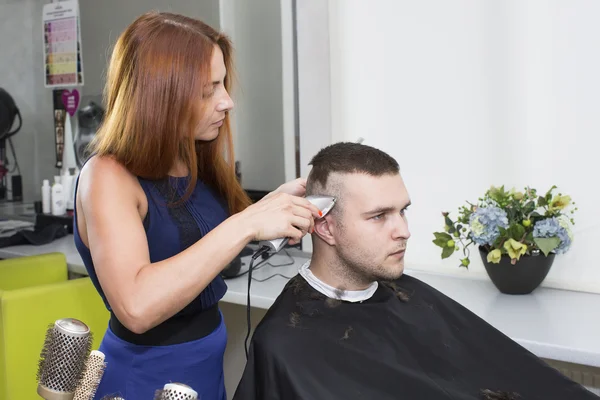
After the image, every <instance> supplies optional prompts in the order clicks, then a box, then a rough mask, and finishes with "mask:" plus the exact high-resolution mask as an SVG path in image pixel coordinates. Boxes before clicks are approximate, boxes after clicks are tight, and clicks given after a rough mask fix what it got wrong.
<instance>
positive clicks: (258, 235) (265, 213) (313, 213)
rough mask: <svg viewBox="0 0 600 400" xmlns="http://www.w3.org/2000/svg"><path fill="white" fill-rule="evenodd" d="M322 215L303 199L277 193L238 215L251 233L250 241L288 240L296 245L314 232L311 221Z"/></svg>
mask: <svg viewBox="0 0 600 400" xmlns="http://www.w3.org/2000/svg"><path fill="white" fill-rule="evenodd" d="M320 214H321V211H320V210H319V208H318V207H317V206H315V205H314V204H312V203H311V202H310V201H308V200H307V199H305V198H304V197H298V196H294V195H290V194H287V193H277V194H275V195H273V196H269V197H265V198H263V199H262V200H260V201H258V202H256V203H254V204H252V205H250V206H249V207H247V208H246V209H245V210H244V211H242V212H241V213H240V216H242V217H243V221H244V224H245V225H246V226H247V227H248V228H249V229H250V231H251V232H252V240H254V241H260V240H273V239H278V238H282V237H287V238H290V241H289V243H290V244H292V245H293V244H297V243H299V242H300V240H301V239H302V237H303V236H304V235H306V233H308V232H311V233H312V231H313V228H314V219H315V218H319V217H320Z"/></svg>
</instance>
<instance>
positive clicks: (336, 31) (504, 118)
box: [302, 0, 600, 292]
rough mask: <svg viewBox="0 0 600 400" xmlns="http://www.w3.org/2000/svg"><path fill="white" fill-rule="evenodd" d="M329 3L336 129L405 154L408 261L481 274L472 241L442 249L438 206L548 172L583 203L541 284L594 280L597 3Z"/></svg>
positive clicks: (539, 181) (537, 180)
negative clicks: (453, 250)
mask: <svg viewBox="0 0 600 400" xmlns="http://www.w3.org/2000/svg"><path fill="white" fill-rule="evenodd" d="M329 6H330V10H329V29H330V32H329V34H330V36H331V39H330V46H331V64H330V66H331V96H332V100H331V107H332V111H331V117H332V122H331V124H332V136H333V139H332V141H334V142H335V141H339V140H350V141H354V140H356V138H357V137H359V136H362V137H364V138H365V139H366V141H365V144H370V145H373V146H376V147H379V148H381V149H383V150H385V151H387V152H389V153H390V154H391V155H393V156H394V157H396V158H397V159H398V161H399V162H400V164H401V168H402V174H403V176H404V178H405V181H406V183H407V185H408V189H409V191H410V194H411V197H412V200H413V206H412V207H411V210H410V211H409V219H410V227H411V232H412V239H411V240H410V244H409V251H408V252H407V256H406V259H407V266H408V268H411V269H427V270H436V271H441V272H446V273H451V274H464V275H465V276H476V277H482V278H485V270H484V269H483V266H482V264H481V261H480V260H479V259H478V254H477V253H476V249H475V248H473V250H474V251H472V255H474V257H472V262H473V264H472V266H471V268H470V270H469V271H466V270H465V269H459V268H457V267H456V265H457V264H458V258H457V257H453V258H451V259H450V260H444V261H442V260H441V259H440V251H439V248H437V247H436V246H434V245H433V243H431V240H432V238H433V234H432V232H434V231H437V230H440V229H441V228H442V226H443V221H442V218H441V215H440V213H441V211H443V210H449V211H455V210H456V209H457V208H458V206H460V205H462V204H464V201H465V200H471V201H476V200H477V198H478V197H479V196H480V195H482V194H483V192H484V191H485V190H486V189H487V188H488V187H489V186H490V185H492V184H494V185H501V184H505V185H507V186H509V187H511V186H513V185H516V186H517V187H522V186H523V185H526V184H529V185H532V186H534V187H537V188H539V190H544V191H545V190H546V189H547V188H549V186H551V185H552V184H556V185H558V186H559V188H560V189H561V190H562V191H563V192H564V193H568V194H570V195H572V197H573V199H574V200H575V201H576V202H578V203H579V208H580V211H579V214H578V215H577V221H579V223H578V224H577V225H576V227H575V231H574V232H575V235H576V237H575V243H574V244H573V247H572V249H571V252H570V253H569V254H567V255H565V256H561V257H557V259H556V261H555V263H554V266H553V268H552V270H551V272H550V274H549V276H548V278H547V279H546V281H545V282H544V285H546V286H553V287H564V288H573V289H578V290H590V291H598V292H600V269H599V268H598V267H597V262H595V257H594V254H595V252H594V243H593V242H592V239H593V237H594V235H595V237H598V234H599V233H600V232H599V229H600V221H599V219H600V212H599V211H598V210H597V209H596V208H595V204H594V202H595V201H596V196H599V195H600V190H599V189H598V186H597V185H595V184H594V183H592V181H593V180H594V178H595V172H597V171H600V166H599V165H598V158H597V157H593V152H594V151H595V147H594V143H595V141H596V139H595V136H596V133H597V132H598V131H599V128H600V120H599V117H598V115H600V114H598V112H597V110H598V109H599V108H598V106H599V104H598V103H599V99H598V95H597V94H598V93H599V92H600V91H599V89H600V88H599V86H600V78H598V74H597V71H598V70H600V69H599V67H600V56H599V55H598V53H597V51H595V49H597V48H598V44H599V41H600V27H598V25H597V24H596V23H595V22H596V21H597V19H598V17H599V16H600V3H598V2H594V1H583V0H562V1H560V0H555V1H541V0H539V1H538V0H530V1H527V2H521V1H516V0H514V1H504V2H497V1H496V2H494V1H480V0H456V1H453V2H447V1H442V0H425V1H419V2H415V1H408V0H378V1H376V2H364V1H361V0H331V1H330V2H329ZM323 92H324V93H326V92H327V90H324V91H323ZM302 134H303V135H305V134H307V133H306V132H302ZM304 139H306V137H305V138H304ZM584 163H589V164H588V165H587V166H584Z"/></svg>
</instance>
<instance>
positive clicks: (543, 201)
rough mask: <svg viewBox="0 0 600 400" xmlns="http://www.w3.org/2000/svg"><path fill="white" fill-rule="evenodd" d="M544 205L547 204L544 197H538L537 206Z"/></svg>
mask: <svg viewBox="0 0 600 400" xmlns="http://www.w3.org/2000/svg"><path fill="white" fill-rule="evenodd" d="M546 205H548V202H547V201H546V198H545V197H542V196H540V197H538V206H539V207H544V206H546Z"/></svg>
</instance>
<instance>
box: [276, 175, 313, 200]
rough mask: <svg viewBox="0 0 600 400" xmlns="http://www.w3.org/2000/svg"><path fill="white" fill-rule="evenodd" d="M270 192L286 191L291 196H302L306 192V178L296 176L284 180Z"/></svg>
mask: <svg viewBox="0 0 600 400" xmlns="http://www.w3.org/2000/svg"><path fill="white" fill-rule="evenodd" d="M271 193H272V194H275V193H287V194H291V195H292V196H298V197H304V195H305V194H306V178H297V179H294V180H293V181H289V182H286V183H284V184H283V185H281V186H279V187H278V188H277V189H275V191H273V192H271Z"/></svg>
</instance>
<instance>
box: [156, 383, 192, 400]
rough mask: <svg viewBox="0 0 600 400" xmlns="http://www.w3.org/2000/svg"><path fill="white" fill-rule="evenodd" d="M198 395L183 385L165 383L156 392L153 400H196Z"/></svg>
mask: <svg viewBox="0 0 600 400" xmlns="http://www.w3.org/2000/svg"><path fill="white" fill-rule="evenodd" d="M196 399H198V393H197V392H196V391H195V390H194V389H192V388H191V387H189V386H187V385H184V384H183V383H167V384H166V385H165V386H164V387H163V388H162V389H159V390H157V391H156V393H155V395H154V400H196Z"/></svg>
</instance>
